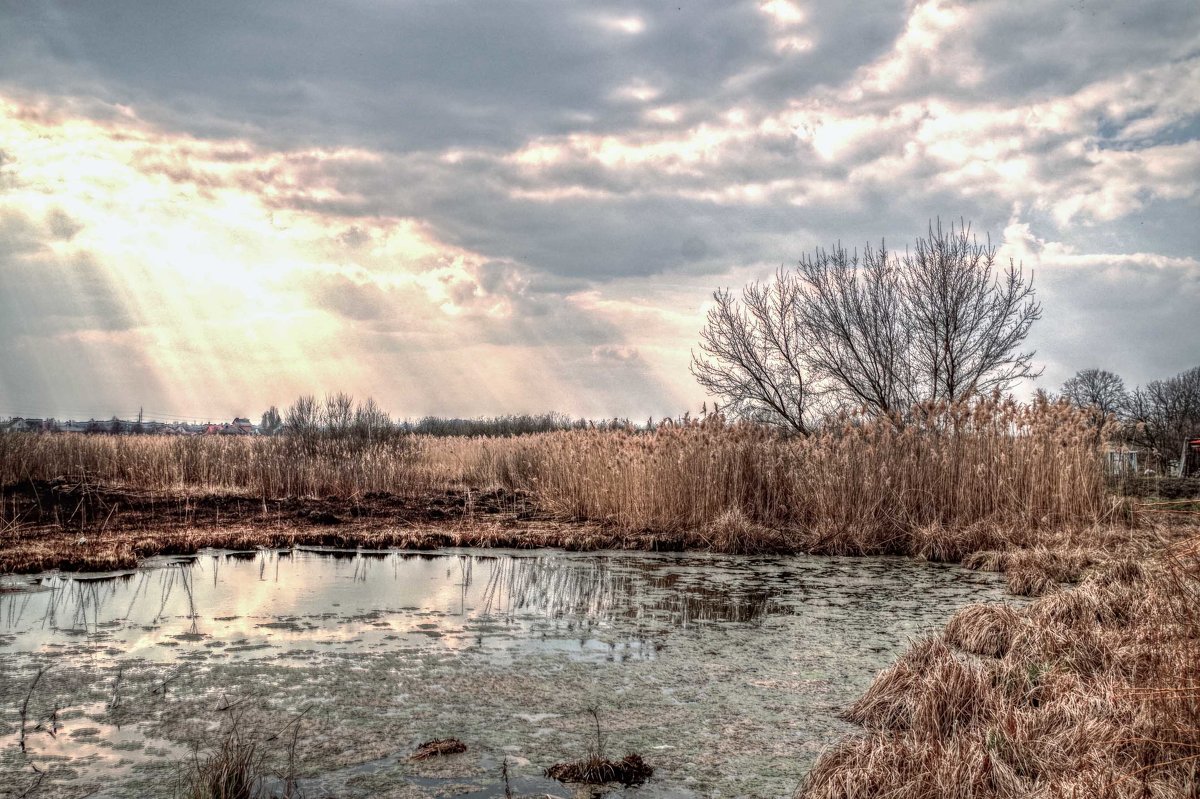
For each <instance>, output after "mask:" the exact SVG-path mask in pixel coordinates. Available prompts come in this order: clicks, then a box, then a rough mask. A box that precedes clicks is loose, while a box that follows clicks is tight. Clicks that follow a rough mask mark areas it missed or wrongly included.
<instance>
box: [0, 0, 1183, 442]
mask: <svg viewBox="0 0 1200 799" xmlns="http://www.w3.org/2000/svg"><path fill="white" fill-rule="evenodd" d="M1198 193H1200V13H1198V12H1197V8H1196V4H1195V1H1194V0H1178V2H1154V1H1153V0H1151V1H1150V2H1128V0H1113V1H1112V2H1092V1H1091V0H1074V2H1046V1H1045V0H1025V1H1024V2H1013V1H1012V0H983V1H982V2H971V3H952V2H917V3H904V2H873V3H869V4H855V5H853V7H851V6H850V5H848V4H846V3H844V2H840V0H839V1H835V0H814V1H813V2H803V1H802V0H795V2H792V1H791V0H769V2H734V1H733V0H711V1H709V0H700V1H697V0H671V2H633V1H630V2H623V1H621V2H618V1H616V0H611V1H610V0H587V1H586V2H550V1H547V2H532V1H530V2H483V1H482V0H481V1H480V2H476V3H465V2H455V1H454V0H361V1H358V2H327V1H325V0H322V2H315V0H286V1H285V0H279V1H278V2H272V1H271V0H257V1H256V2H253V3H246V2H243V1H242V0H237V1H236V2H203V3H198V2H190V3H185V2H160V1H158V0H146V1H145V2H83V1H82V0H80V1H79V2H52V1H51V0H39V2H26V1H25V0H0V416H5V415H37V416H42V415H53V416H57V417H59V418H68V417H73V418H87V417H90V416H96V417H107V416H111V415H113V414H120V415H123V416H127V417H129V416H132V415H134V414H136V413H137V410H138V408H139V407H141V408H144V409H145V412H146V415H147V417H149V418H159V419H174V418H184V419H198V420H203V419H221V418H229V417H231V416H233V415H235V414H237V415H249V416H251V417H253V418H254V419H256V420H257V418H258V415H259V414H260V413H261V412H262V411H263V410H264V409H265V408H266V407H267V406H268V405H270V404H272V403H274V404H278V405H280V406H283V405H286V404H287V403H288V402H290V401H291V400H292V399H293V398H294V397H295V396H296V395H297V394H299V393H301V392H312V393H315V394H317V395H321V394H323V393H324V392H327V391H336V390H344V391H348V392H352V393H354V394H356V395H359V396H364V395H368V394H370V395H374V396H375V397H376V399H377V400H378V401H379V402H380V403H381V404H382V405H383V407H384V408H386V409H387V410H389V411H391V412H392V414H393V415H395V416H400V417H404V416H409V417H415V416H420V415H424V414H429V413H432V414H439V415H477V414H495V413H510V412H527V411H544V410H551V409H554V410H561V411H564V412H568V413H571V414H575V415H586V416H592V417H600V416H614V415H620V416H630V417H633V418H639V419H643V418H645V417H646V416H649V415H654V416H655V417H659V416H662V415H663V414H675V413H679V412H682V411H683V410H685V409H689V408H690V409H695V408H697V407H698V406H699V405H700V402H701V401H702V400H703V399H704V395H703V393H702V391H701V390H700V389H699V388H698V387H697V386H696V385H695V383H694V381H693V380H692V378H691V376H690V375H689V373H688V360H689V352H690V350H691V349H692V348H693V347H694V346H695V343H696V341H697V332H698V330H699V329H700V327H701V325H702V322H703V317H704V311H705V309H706V304H707V302H708V301H709V295H710V293H711V291H712V289H713V288H715V287H717V286H740V285H742V284H744V283H745V282H746V281H748V280H751V279H755V278H759V277H764V276H766V275H768V274H770V273H771V272H773V271H774V269H776V268H777V267H778V266H779V265H780V264H784V263H789V262H793V261H794V260H795V259H796V258H797V257H798V256H799V255H800V254H801V253H802V252H805V251H808V250H811V249H812V248H814V247H816V246H828V245H830V244H832V243H833V242H834V241H837V240H839V239H840V240H841V241H842V242H844V243H846V244H851V245H857V246H860V247H861V246H862V244H863V243H864V242H866V241H867V240H871V241H872V242H876V243H877V242H878V241H879V239H880V238H882V237H886V239H887V241H888V243H889V245H891V246H893V247H896V246H902V245H903V244H904V243H906V242H910V241H912V240H913V239H914V238H915V237H916V236H917V235H919V234H920V233H921V232H923V230H924V228H925V226H926V224H927V222H928V220H929V219H930V218H931V217H935V216H938V215H940V216H941V217H942V218H943V219H950V218H953V219H957V218H959V217H960V216H961V217H965V218H966V219H968V220H970V221H972V222H973V227H974V229H975V230H976V231H978V232H979V233H980V234H986V233H990V234H991V236H992V238H993V241H994V242H996V243H998V244H1000V245H1002V250H1001V253H1002V255H1003V256H1005V257H1006V258H1007V257H1010V256H1011V257H1013V258H1016V259H1018V260H1020V261H1021V262H1023V264H1024V266H1025V268H1026V269H1027V270H1028V269H1032V270H1034V273H1035V286H1036V287H1037V289H1038V293H1039V296H1040V298H1041V299H1042V302H1043V304H1044V318H1043V320H1042V321H1041V322H1039V323H1038V324H1037V325H1036V326H1035V328H1034V334H1033V337H1032V341H1031V345H1032V346H1033V347H1035V348H1036V349H1037V350H1038V356H1037V358H1036V362H1037V363H1039V364H1042V365H1044V366H1045V369H1046V371H1045V375H1044V377H1043V378H1042V379H1041V380H1040V381H1039V382H1040V385H1043V386H1046V387H1048V388H1053V387H1057V386H1058V384H1059V383H1061V382H1062V380H1063V379H1065V378H1066V377H1068V376H1070V374H1072V373H1073V372H1074V371H1075V370H1077V369H1080V368H1085V367H1092V366H1098V367H1104V368H1108V369H1112V370H1114V371H1116V372H1118V373H1119V374H1121V375H1122V376H1124V377H1125V379H1126V381H1127V382H1129V383H1131V384H1136V383H1139V382H1144V381H1146V380H1150V379H1154V378H1157V377H1166V376H1169V375H1171V374H1174V373H1175V372H1178V371H1180V370H1182V369H1184V368H1187V367H1190V366H1194V365H1196V363H1198V362H1200V344H1198V342H1200V260H1197V258H1198V256H1197V254H1198V253H1200V208H1198V205H1200V202H1198ZM1027 388H1028V387H1026V390H1027Z"/></svg>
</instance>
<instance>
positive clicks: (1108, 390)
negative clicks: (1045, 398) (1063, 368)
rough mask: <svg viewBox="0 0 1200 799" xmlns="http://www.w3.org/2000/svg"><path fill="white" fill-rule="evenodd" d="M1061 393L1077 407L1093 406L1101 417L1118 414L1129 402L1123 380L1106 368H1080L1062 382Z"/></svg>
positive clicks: (1123, 410) (1122, 411)
mask: <svg viewBox="0 0 1200 799" xmlns="http://www.w3.org/2000/svg"><path fill="white" fill-rule="evenodd" d="M1062 395H1063V396H1064V397H1066V398H1067V400H1068V401H1069V402H1070V403H1071V404H1072V405H1074V406H1075V407H1077V408H1093V409H1095V410H1096V412H1097V413H1098V414H1099V415H1100V416H1101V417H1107V416H1109V415H1110V414H1111V415H1114V416H1120V415H1122V414H1123V413H1124V412H1125V409H1126V406H1127V405H1128V404H1129V395H1128V393H1127V392H1126V391H1125V381H1124V380H1122V379H1121V377H1120V375H1116V374H1114V373H1112V372H1110V371H1108V370H1106V369H1081V370H1079V371H1078V372H1076V373H1075V376H1074V377H1071V378H1069V379H1068V380H1067V381H1066V382H1065V383H1063V384H1062Z"/></svg>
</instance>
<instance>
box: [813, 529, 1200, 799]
mask: <svg viewBox="0 0 1200 799" xmlns="http://www.w3.org/2000/svg"><path fill="white" fill-rule="evenodd" d="M1198 549H1200V538H1196V539H1193V542H1192V543H1191V544H1189V545H1185V546H1182V547H1176V548H1175V549H1174V550H1172V551H1169V552H1168V553H1167V554H1165V555H1163V554H1160V555H1159V556H1157V557H1154V558H1150V559H1147V560H1144V561H1141V562H1139V561H1137V560H1133V559H1117V560H1113V561H1110V562H1108V563H1106V564H1104V565H1102V566H1100V567H1098V568H1097V569H1096V570H1095V571H1093V573H1091V574H1090V575H1089V576H1087V577H1086V578H1085V579H1084V580H1083V582H1082V583H1081V584H1080V585H1079V586H1077V587H1075V588H1071V589H1066V590H1060V591H1057V592H1055V593H1051V594H1048V595H1047V596H1045V597H1042V598H1041V599H1039V600H1037V601H1036V602H1034V603H1033V604H1032V605H1030V606H1029V607H1028V608H1025V609H1023V610H1015V609H1012V608H1006V607H1004V606H998V605H978V606H974V607H969V608H966V609H964V610H962V611H960V612H959V613H957V614H956V615H955V616H954V617H953V618H952V619H951V620H950V622H949V624H948V625H947V627H946V630H945V634H944V638H938V637H932V638H926V639H922V640H920V641H917V642H916V643H914V644H913V646H912V648H911V649H910V650H909V651H908V652H907V653H905V654H904V655H903V656H901V658H900V659H899V660H898V661H897V662H896V664H894V665H893V666H892V667H891V668H889V669H887V670H885V671H884V672H882V673H881V674H880V675H879V676H878V677H877V678H876V680H875V682H874V683H873V684H872V685H871V687H870V688H869V689H868V691H867V692H866V694H864V696H863V697H862V698H861V699H860V700H859V701H858V702H856V703H855V704H854V705H853V706H852V707H851V708H850V710H849V712H848V714H847V715H848V717H849V718H851V719H852V720H854V721H857V722H859V723H861V724H863V725H864V726H866V727H867V728H868V734H867V735H864V736H853V737H850V738H848V739H846V740H844V741H842V742H840V743H839V744H837V745H836V746H834V747H833V748H831V749H830V750H829V751H827V752H826V753H825V754H824V755H822V757H821V758H820V759H819V760H818V762H817V764H816V765H815V766H814V768H813V769H812V770H811V772H810V773H809V775H808V776H807V778H806V780H805V782H804V784H803V785H802V786H801V788H800V790H799V791H798V793H797V795H798V796H799V797H805V798H806V799H834V798H835V797H836V798H838V799H850V798H851V797H862V798H863V799H865V798H866V797H874V796H889V797H897V798H898V799H917V798H918V797H920V798H921V799H925V798H926V797H928V798H929V799H932V797H963V799H966V798H967V797H971V798H972V799H976V798H978V799H984V798H986V799H1009V798H1010V797H1012V798H1013V799H1015V797H1029V796H1032V797H1046V799H1049V798H1050V797H1063V798H1064V799H1065V798H1066V797H1078V798H1079V799H1082V797H1101V799H1134V798H1135V797H1138V798H1139V799H1141V798H1142V797H1195V796H1197V795H1200V556H1198V555H1197V550H1198ZM1068 560H1070V558H1069V557H1068ZM1060 566H1061V564H1056V565H1055V564H1052V566H1051V567H1049V570H1052V569H1053V568H1057V567H1060ZM950 645H954V646H957V647H959V648H960V649H963V650H965V651H968V652H974V653H978V654H979V655H982V656H983V657H982V658H978V659H972V656H967V655H961V654H958V653H956V652H955V651H954V650H953V649H952V648H951V646H950Z"/></svg>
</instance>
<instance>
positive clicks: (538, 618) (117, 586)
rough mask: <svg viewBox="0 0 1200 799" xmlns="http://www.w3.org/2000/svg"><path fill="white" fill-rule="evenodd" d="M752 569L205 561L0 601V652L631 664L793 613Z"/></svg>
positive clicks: (572, 561) (362, 555) (380, 554)
mask: <svg viewBox="0 0 1200 799" xmlns="http://www.w3.org/2000/svg"><path fill="white" fill-rule="evenodd" d="M759 566H760V568H745V569H742V570H740V571H739V572H738V573H736V574H734V575H733V576H734V578H735V579H725V580H723V581H715V580H711V579H709V578H710V576H711V575H709V574H708V573H707V571H706V570H705V569H703V568H701V569H697V566H696V565H695V564H692V563H689V562H688V561H687V560H686V559H682V560H681V559H679V558H674V559H671V558H654V557H646V556H637V557H632V556H625V555H579V554H571V553H563V552H546V553H537V554H524V553H522V554H517V553H503V554H491V553H488V554H476V553H468V552H455V551H450V552H439V553H427V552H421V553H413V552H395V551H352V550H335V549H319V548H303V549H299V550H295V551H292V550H284V551H262V552H253V553H247V552H218V553H209V554H204V555H201V556H199V557H190V558H179V559H171V560H168V561H164V562H162V563H161V564H160V565H159V566H158V567H156V568H146V569H141V570H138V571H130V572H121V573H114V574H106V575H87V576H71V575H52V576H47V577H44V578H42V579H40V580H39V581H38V587H39V588H41V589H44V590H42V591H32V592H31V591H25V592H7V593H4V594H0V620H2V624H3V627H2V628H0V632H2V633H4V634H5V638H4V639H3V640H0V648H2V647H3V646H4V645H5V642H9V643H8V645H10V646H14V645H17V643H18V641H19V642H20V646H21V647H22V648H28V647H31V646H33V647H34V648H36V647H38V646H46V645H49V644H51V643H52V642H54V641H56V640H59V639H62V638H68V637H69V638H73V639H80V638H82V639H84V640H87V641H94V642H96V643H104V644H106V645H107V644H112V643H120V644H124V645H125V646H126V647H127V648H129V649H130V650H131V651H136V652H137V653H139V654H143V655H145V654H147V652H145V651H142V650H149V651H150V652H153V648H154V647H159V648H161V647H164V646H177V645H178V644H179V642H180V641H186V640H187V639H199V638H203V637H212V636H216V637H217V638H219V639H223V640H227V641H228V640H231V639H236V640H237V642H238V644H239V646H240V647H241V648H240V649H238V650H236V651H250V650H248V649H246V647H249V646H253V647H256V648H262V647H278V646H284V647H290V648H295V647H300V646H306V647H307V646H329V645H355V646H363V647H368V646H373V645H382V643H383V642H384V641H396V640H402V639H408V640H417V641H421V642H425V643H428V642H429V641H431V640H432V639H435V638H436V639H440V641H441V646H443V647H444V648H450V649H469V648H472V647H474V648H488V647H492V648H497V647H498V648H501V649H503V648H505V647H506V646H509V645H521V644H522V643H523V644H525V645H528V646H535V647H556V646H558V647H561V646H563V645H565V644H569V643H573V644H574V645H575V646H576V647H577V648H578V650H579V652H580V654H581V655H586V656H595V655H596V653H597V652H602V650H603V647H599V646H597V641H596V640H595V637H596V636H601V637H603V635H602V634H603V633H604V632H606V631H611V632H612V633H613V634H612V635H611V636H609V637H607V638H605V640H604V641H603V643H605V644H607V645H608V648H609V650H610V651H609V653H608V655H609V657H610V658H611V659H622V658H627V657H630V656H636V657H644V656H650V655H652V653H653V652H654V650H655V647H654V643H655V640H656V636H657V635H660V634H662V633H663V632H665V631H667V630H671V629H688V628H690V627H692V626H694V625H698V624H709V623H734V624H752V623H758V622H760V621H761V620H762V619H763V618H765V617H768V616H772V615H786V614H790V613H793V612H794V608H793V607H792V606H790V605H789V604H787V603H785V602H782V601H780V597H781V596H782V595H783V594H784V593H785V591H786V590H787V586H786V584H785V583H784V582H783V581H781V580H780V579H779V578H780V575H779V574H778V569H775V568H773V567H772V566H771V564H769V563H767V562H763V563H762V564H759ZM727 577H728V576H727ZM617 627H620V628H621V630H620V632H616V628H617ZM617 650H623V652H624V654H620V653H619V652H618V651H617Z"/></svg>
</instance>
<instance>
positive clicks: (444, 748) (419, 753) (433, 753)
mask: <svg viewBox="0 0 1200 799" xmlns="http://www.w3.org/2000/svg"><path fill="white" fill-rule="evenodd" d="M465 751H467V745H466V744H465V743H463V742H462V741H460V740H458V739H457V738H434V739H433V740H432V741H426V742H425V743H423V744H421V745H420V746H418V747H417V749H416V751H414V752H413V753H412V755H411V756H410V757H411V759H412V760H428V759H429V758H431V757H442V756H443V755H458V754H462V753H463V752H465Z"/></svg>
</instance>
